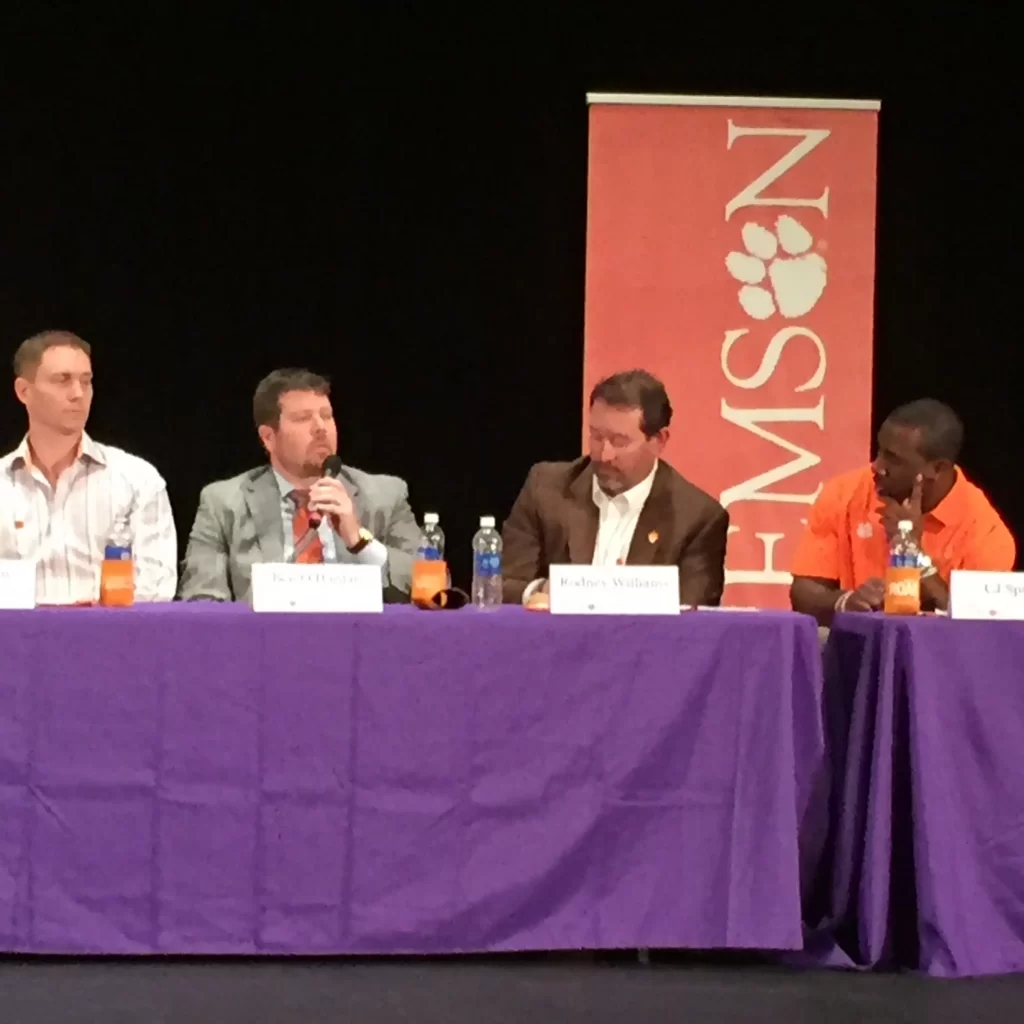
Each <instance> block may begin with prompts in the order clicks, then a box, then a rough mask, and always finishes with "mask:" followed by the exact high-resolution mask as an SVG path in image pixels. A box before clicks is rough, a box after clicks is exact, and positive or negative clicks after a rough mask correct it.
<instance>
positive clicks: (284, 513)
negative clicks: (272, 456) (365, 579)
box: [274, 469, 388, 568]
mask: <svg viewBox="0 0 1024 1024" xmlns="http://www.w3.org/2000/svg"><path fill="white" fill-rule="evenodd" d="M274 479H275V480H276V481H277V489H278V490H279V491H280V492H281V526H282V528H283V529H284V560H285V561H286V562H290V561H291V560H292V556H293V555H294V554H295V531H294V527H293V526H292V523H293V521H294V518H295V510H296V507H297V505H296V499H295V497H293V495H294V492H295V491H296V490H298V488H296V487H294V486H293V485H292V484H290V483H289V482H288V481H287V480H285V478H284V477H283V476H281V474H280V473H278V471H277V470H276V469H275V470H274ZM317 535H318V536H319V538H320V546H321V547H322V548H323V552H324V562H325V563H333V562H356V563H358V564H360V565H378V566H380V567H381V568H383V567H384V566H385V565H387V563H388V549H387V547H386V546H385V545H384V544H382V543H381V542H380V541H379V540H377V539H376V538H374V539H373V540H371V541H370V543H369V544H367V545H366V547H364V548H363V549H362V551H360V552H358V553H357V554H354V555H353V554H352V552H350V551H349V550H348V548H346V547H345V545H344V542H343V541H342V539H341V538H340V537H339V536H338V535H337V534H336V533H335V532H334V530H332V529H331V521H330V518H329V517H328V516H324V518H323V519H321V520H320V527H319V528H318V530H317Z"/></svg>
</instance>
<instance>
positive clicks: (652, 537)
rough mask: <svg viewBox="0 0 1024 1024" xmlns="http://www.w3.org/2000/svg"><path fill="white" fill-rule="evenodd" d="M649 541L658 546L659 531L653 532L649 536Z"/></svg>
mask: <svg viewBox="0 0 1024 1024" xmlns="http://www.w3.org/2000/svg"><path fill="white" fill-rule="evenodd" d="M647 539H648V540H649V541H650V542H651V543H652V544H657V543H658V531H657V530H651V532H650V533H649V534H647Z"/></svg>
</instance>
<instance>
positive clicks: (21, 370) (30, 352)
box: [14, 331, 92, 377]
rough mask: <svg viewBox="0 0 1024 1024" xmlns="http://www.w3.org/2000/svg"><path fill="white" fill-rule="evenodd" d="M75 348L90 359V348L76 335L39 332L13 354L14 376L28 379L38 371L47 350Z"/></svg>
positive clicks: (58, 332) (27, 339)
mask: <svg viewBox="0 0 1024 1024" xmlns="http://www.w3.org/2000/svg"><path fill="white" fill-rule="evenodd" d="M61 346H67V347H68V348H77V349H79V350H80V351H82V352H84V353H85V354H86V355H87V356H89V357H90V358H92V348H91V347H90V345H89V343H88V342H87V341H83V340H82V339H81V338H80V337H79V336H78V335H77V334H72V333H71V332H70V331H41V332H40V333H39V334H33V335H32V337H31V338H26V339H25V340H24V341H23V342H22V343H21V344H20V345H19V346H18V348H17V350H16V351H15V353H14V376H15V377H29V376H31V375H32V374H33V373H35V372H36V370H38V369H39V364H40V363H41V362H42V361H43V353H44V352H46V350H47V349H51V348H60V347H61Z"/></svg>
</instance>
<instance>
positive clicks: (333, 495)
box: [309, 455, 359, 547]
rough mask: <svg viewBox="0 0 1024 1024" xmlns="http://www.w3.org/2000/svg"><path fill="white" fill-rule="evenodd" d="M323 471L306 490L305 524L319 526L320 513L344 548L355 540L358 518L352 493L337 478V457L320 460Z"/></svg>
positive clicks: (313, 526)
mask: <svg viewBox="0 0 1024 1024" xmlns="http://www.w3.org/2000/svg"><path fill="white" fill-rule="evenodd" d="M321 473H322V474H323V475H322V476H321V477H320V479H319V480H317V482H316V483H315V484H313V486H312V487H311V488H310V489H309V525H310V526H311V527H312V528H313V529H314V530H316V529H319V527H320V523H321V521H322V519H323V517H324V516H327V517H328V519H329V520H330V523H331V529H333V530H334V532H335V533H337V534H338V536H339V537H341V539H342V540H343V541H344V542H345V544H346V545H347V546H348V547H354V546H355V545H356V544H358V543H359V519H358V517H357V516H356V511H355V506H354V505H353V504H352V496H351V495H350V494H349V493H348V491H347V490H346V488H345V485H344V484H343V483H342V482H341V480H339V479H338V477H339V476H341V459H340V458H339V457H338V456H337V455H329V456H328V457H327V458H326V459H324V464H323V468H322V470H321Z"/></svg>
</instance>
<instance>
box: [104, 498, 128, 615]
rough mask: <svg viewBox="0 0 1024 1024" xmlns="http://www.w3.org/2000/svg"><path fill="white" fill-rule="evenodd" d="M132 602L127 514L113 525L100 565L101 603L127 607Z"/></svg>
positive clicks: (115, 606) (109, 605) (113, 606)
mask: <svg viewBox="0 0 1024 1024" xmlns="http://www.w3.org/2000/svg"><path fill="white" fill-rule="evenodd" d="M134 603H135V560H134V559H133V558H132V536H131V527H130V526H129V523H128V519H127V517H125V518H123V519H122V520H120V521H119V522H118V523H117V524H116V525H115V527H114V530H113V531H112V533H111V535H110V540H109V541H108V542H107V546H106V549H105V550H104V552H103V564H102V565H101V566H100V604H101V605H106V606H107V607H111V608H129V607H131V606H132V605H133V604H134Z"/></svg>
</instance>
